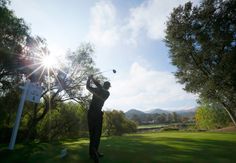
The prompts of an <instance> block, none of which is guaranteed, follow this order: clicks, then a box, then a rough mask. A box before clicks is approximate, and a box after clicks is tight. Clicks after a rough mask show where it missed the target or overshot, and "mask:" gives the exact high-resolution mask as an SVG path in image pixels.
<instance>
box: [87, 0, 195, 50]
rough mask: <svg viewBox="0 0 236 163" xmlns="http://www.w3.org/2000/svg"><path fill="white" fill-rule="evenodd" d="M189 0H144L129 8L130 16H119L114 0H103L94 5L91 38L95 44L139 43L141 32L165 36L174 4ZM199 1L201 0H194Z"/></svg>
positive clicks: (151, 35)
mask: <svg viewBox="0 0 236 163" xmlns="http://www.w3.org/2000/svg"><path fill="white" fill-rule="evenodd" d="M188 1H189V0H165V1H161V0H145V1H143V2H142V3H141V4H140V5H139V6H137V7H133V8H130V9H129V11H128V14H127V17H125V18H123V19H122V21H120V19H118V14H119V13H118V12H117V10H118V9H117V8H116V6H114V5H113V3H112V1H100V2H98V3H96V5H95V6H93V7H92V8H91V23H90V28H89V29H90V30H89V37H88V38H89V39H90V40H91V41H92V42H94V43H95V44H96V45H99V46H100V45H102V46H108V47H111V46H115V45H116V44H117V43H118V42H124V43H128V44H132V45H137V44H138V39H139V38H140V36H141V35H142V34H144V35H145V36H146V37H147V38H149V39H152V40H161V39H163V38H164V35H165V33H164V31H165V27H166V24H165V22H166V21H167V19H168V16H169V15H170V13H171V12H172V10H173V8H174V7H178V6H179V5H180V4H184V3H186V2H188ZM193 3H194V4H195V5H196V4H198V3H199V0H194V1H193ZM118 11H119V10H118Z"/></svg>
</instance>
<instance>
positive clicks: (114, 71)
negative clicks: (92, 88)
mask: <svg viewBox="0 0 236 163" xmlns="http://www.w3.org/2000/svg"><path fill="white" fill-rule="evenodd" d="M109 71H112V72H113V73H114V74H115V73H116V70H115V69H110V70H106V71H102V72H98V73H95V74H93V75H94V76H95V75H99V74H103V73H105V72H109Z"/></svg>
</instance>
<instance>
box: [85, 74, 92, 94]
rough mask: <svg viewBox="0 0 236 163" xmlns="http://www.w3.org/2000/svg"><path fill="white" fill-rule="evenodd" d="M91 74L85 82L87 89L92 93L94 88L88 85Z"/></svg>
mask: <svg viewBox="0 0 236 163" xmlns="http://www.w3.org/2000/svg"><path fill="white" fill-rule="evenodd" d="M91 79H92V76H89V77H88V80H87V83H86V88H87V90H89V91H90V92H91V93H94V88H93V87H91V86H90V82H91Z"/></svg>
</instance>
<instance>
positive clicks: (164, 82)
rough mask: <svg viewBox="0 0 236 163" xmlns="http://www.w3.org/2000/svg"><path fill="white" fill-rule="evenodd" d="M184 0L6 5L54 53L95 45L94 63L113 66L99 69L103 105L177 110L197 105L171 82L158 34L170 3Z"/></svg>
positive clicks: (17, 1)
mask: <svg viewBox="0 0 236 163" xmlns="http://www.w3.org/2000/svg"><path fill="white" fill-rule="evenodd" d="M187 1H188V0H96V1H95V0H70V1H66V0H24V1H22V0H12V2H11V6H10V8H11V9H13V10H14V11H15V14H16V15H17V16H18V17H22V18H24V20H25V21H26V23H27V24H28V25H29V26H30V27H31V31H32V34H33V35H39V36H41V37H44V38H46V40H47V43H48V46H49V49H50V51H51V53H52V54H53V55H55V56H57V57H58V58H60V56H63V55H64V54H65V52H66V51H67V50H68V49H71V50H75V49H76V48H77V47H78V46H79V45H80V44H81V43H84V42H90V43H92V44H93V45H94V47H95V61H96V65H97V67H98V68H100V69H101V70H107V69H113V68H114V69H116V70H117V74H116V75H114V74H111V73H110V74H109V73H107V74H104V75H106V76H108V77H109V79H110V81H111V83H112V88H111V89H110V93H111V96H110V98H109V99H108V100H107V102H106V103H105V106H104V109H118V110H123V111H127V110H129V109H132V108H136V109H140V110H143V111H147V110H150V109H154V108H162V109H166V110H179V109H188V108H192V107H195V106H197V104H196V99H197V96H196V95H193V94H189V93H186V92H185V91H184V90H183V89H182V88H183V86H182V85H180V84H178V83H176V79H175V77H174V75H173V72H174V71H175V70H176V68H175V67H174V66H172V65H171V63H170V59H169V58H168V48H167V47H166V46H165V43H164V42H163V39H164V36H165V33H164V30H165V22H166V21H167V17H168V16H169V14H170V12H171V11H172V9H173V7H177V6H178V5H180V4H184V3H186V2H187ZM192 2H193V3H194V4H198V3H199V0H192Z"/></svg>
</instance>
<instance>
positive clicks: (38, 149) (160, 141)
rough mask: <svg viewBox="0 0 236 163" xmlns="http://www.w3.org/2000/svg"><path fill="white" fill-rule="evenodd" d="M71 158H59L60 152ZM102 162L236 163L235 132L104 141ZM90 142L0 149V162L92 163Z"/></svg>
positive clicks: (147, 135)
mask: <svg viewBox="0 0 236 163" xmlns="http://www.w3.org/2000/svg"><path fill="white" fill-rule="evenodd" d="M63 148H67V149H68V155H67V156H66V157H65V158H60V151H61V150H62V149H63ZM101 150H102V151H103V152H104V154H105V157H104V158H101V159H100V160H101V162H102V163H114V162H119V163H139V162H140V163H141V162H143V163H149V162H213V163H217V162H222V163H227V162H236V133H206V132H197V133H190V132H161V133H144V134H130V135H126V136H122V137H108V138H105V137H104V138H102V142H101ZM87 151H88V140H87V139H79V140H66V141H61V142H53V143H31V144H27V145H26V144H25V145H23V144H18V145H17V146H16V149H15V150H14V151H12V152H9V151H8V150H6V145H1V146H0V154H1V155H0V162H32V163H37V162H38V163H44V162H53V163H57V162H69V163H71V162H72V163H73V162H80V163H81V162H82V163H83V162H84V163H87V162H88V163H89V162H93V161H92V160H90V159H89V157H88V155H87Z"/></svg>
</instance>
